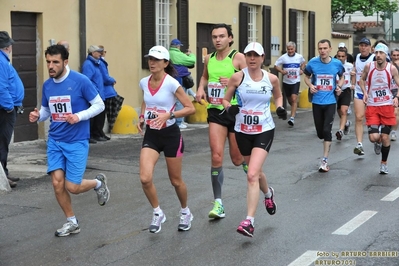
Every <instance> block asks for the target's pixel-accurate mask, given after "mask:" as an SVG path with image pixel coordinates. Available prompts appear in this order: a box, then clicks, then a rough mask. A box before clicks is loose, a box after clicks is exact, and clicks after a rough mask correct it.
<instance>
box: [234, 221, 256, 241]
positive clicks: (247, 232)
mask: <svg viewBox="0 0 399 266" xmlns="http://www.w3.org/2000/svg"><path fill="white" fill-rule="evenodd" d="M254 231H255V228H254V226H253V225H252V223H251V221H250V220H248V219H246V220H244V221H242V222H241V223H240V225H239V226H238V227H237V232H238V233H240V234H242V235H244V236H248V237H253V236H254Z"/></svg>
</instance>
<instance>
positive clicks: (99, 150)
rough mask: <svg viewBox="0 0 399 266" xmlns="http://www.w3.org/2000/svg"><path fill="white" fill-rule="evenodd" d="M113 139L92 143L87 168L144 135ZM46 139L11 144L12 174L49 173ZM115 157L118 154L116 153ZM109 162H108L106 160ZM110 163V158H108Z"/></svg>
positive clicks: (35, 175) (27, 176)
mask: <svg viewBox="0 0 399 266" xmlns="http://www.w3.org/2000/svg"><path fill="white" fill-rule="evenodd" d="M206 127H208V124H188V127H187V128H186V129H182V130H181V131H182V132H190V131H192V130H196V129H200V128H206ZM107 135H108V136H110V137H111V140H109V141H105V142H98V143H96V144H90V152H89V158H88V162H87V168H95V167H97V166H98V164H99V160H98V157H100V158H101V154H107V153H108V154H109V153H110V151H111V150H118V149H120V146H124V145H125V143H124V142H123V141H122V140H125V139H134V140H139V141H135V142H134V143H135V144H136V145H135V147H134V149H135V150H139V149H140V148H141V146H140V145H141V140H142V136H141V135H140V134H134V135H120V134H107ZM113 145H115V146H114V147H113ZM46 148H47V146H46V140H43V139H39V140H33V141H23V142H17V143H12V144H10V152H9V155H8V163H7V167H8V170H9V172H10V175H12V176H15V177H19V178H21V179H30V178H41V177H43V176H46V175H47V173H46V172H47V154H46ZM114 158H115V159H117V158H118V154H115V156H114ZM104 163H107V162H104ZM108 163H109V160H108Z"/></svg>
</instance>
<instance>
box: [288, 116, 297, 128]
mask: <svg viewBox="0 0 399 266" xmlns="http://www.w3.org/2000/svg"><path fill="white" fill-rule="evenodd" d="M287 123H288V125H290V126H292V127H293V126H294V124H295V120H294V118H293V117H290V119H289V120H288V122H287Z"/></svg>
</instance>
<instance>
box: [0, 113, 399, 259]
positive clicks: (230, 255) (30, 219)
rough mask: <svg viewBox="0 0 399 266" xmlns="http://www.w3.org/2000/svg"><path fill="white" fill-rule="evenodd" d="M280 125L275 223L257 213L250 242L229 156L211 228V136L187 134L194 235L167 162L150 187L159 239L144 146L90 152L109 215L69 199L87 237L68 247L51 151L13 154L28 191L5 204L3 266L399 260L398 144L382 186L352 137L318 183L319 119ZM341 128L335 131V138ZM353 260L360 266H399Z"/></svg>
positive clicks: (0, 228) (369, 151)
mask: <svg viewBox="0 0 399 266" xmlns="http://www.w3.org/2000/svg"><path fill="white" fill-rule="evenodd" d="M351 119H352V121H353V117H351ZM275 122H276V133H275V139H274V142H273V145H272V148H271V152H270V154H269V156H268V158H267V160H266V163H265V165H264V171H265V173H266V175H267V177H268V181H269V185H271V186H273V188H274V189H275V192H276V197H275V200H276V203H277V212H276V214H275V215H274V216H270V215H268V214H267V213H266V211H265V208H264V205H263V203H262V202H261V201H260V202H259V205H258V210H257V214H256V218H255V234H254V238H248V237H244V236H242V235H240V234H237V233H236V228H237V226H238V224H239V223H240V221H241V220H243V219H244V218H245V216H246V177H245V174H244V172H243V171H242V169H241V168H240V167H235V166H234V165H233V164H232V163H231V161H230V158H229V156H228V146H227V145H226V149H225V158H224V174H225V180H224V186H223V203H224V205H225V209H226V218H224V219H222V220H219V221H212V220H209V219H208V212H209V211H210V210H211V208H212V188H211V181H210V149H209V145H208V130H207V125H203V124H200V125H190V127H189V128H188V129H186V130H183V131H182V132H183V137H184V140H185V154H184V159H183V178H184V180H185V181H186V183H187V187H188V193H189V207H190V209H191V211H192V213H193V214H194V220H193V222H192V228H191V230H190V231H188V232H178V231H177V225H178V223H179V215H178V213H179V209H180V206H179V203H178V200H177V197H176V195H175V192H174V190H173V187H172V186H171V185H170V182H169V180H168V177H167V172H166V168H165V161H164V158H163V155H161V157H160V160H159V161H158V163H157V165H156V169H155V172H154V182H155V186H156V188H157V192H158V197H159V199H160V205H161V207H162V209H163V210H164V212H165V213H166V216H167V221H166V222H165V223H164V224H163V226H162V231H161V232H160V233H158V234H151V233H149V232H148V230H147V229H148V226H149V224H150V222H151V217H152V209H151V206H150V205H149V203H148V201H147V199H146V197H145V195H144V193H143V192H142V189H141V184H140V180H139V152H140V145H141V141H142V137H141V136H140V135H134V136H118V135H112V136H111V137H112V139H111V140H110V141H107V142H101V143H97V144H91V145H90V154H89V158H88V164H87V171H86V173H85V178H94V177H95V175H96V174H97V173H99V172H102V173H104V174H106V175H107V177H108V178H109V188H110V191H111V197H110V201H109V202H108V203H107V204H106V205H105V206H103V207H101V206H99V205H98V204H97V199H96V195H95V193H94V192H91V191H89V192H87V193H84V194H81V195H72V202H73V206H74V211H75V214H76V216H77V218H78V220H79V224H80V227H81V232H80V233H79V234H76V235H72V236H68V237H63V238H57V237H55V236H54V231H55V230H56V229H57V228H60V227H61V226H62V224H63V223H64V222H65V217H64V216H63V213H62V211H61V209H60V208H59V206H58V204H57V202H56V200H55V197H54V193H53V188H52V184H51V180H50V178H49V176H47V175H46V143H45V141H44V140H37V141H31V142H23V143H15V144H12V145H11V147H10V160H9V170H10V173H11V174H12V175H13V176H19V177H21V178H22V180H21V181H19V182H18V186H17V188H15V189H13V190H12V191H11V192H8V193H5V192H3V193H0V265H1V266H3V265H7V266H8V265H46V266H47V265H49V266H50V265H273V266H274V265H277V266H280V265H282V266H283V265H290V266H297V265H314V262H313V261H314V259H315V258H313V260H312V259H310V260H309V258H307V257H306V256H305V255H306V254H313V256H314V254H315V252H316V251H318V252H319V255H318V256H317V258H318V259H323V258H324V259H333V258H332V257H331V254H332V252H343V251H365V252H372V251H398V250H399V233H398V232H399V230H398V229H399V223H398V221H399V212H398V211H397V210H398V200H397V199H395V198H394V199H393V200H391V201H383V200H381V199H382V198H384V197H385V196H386V195H388V194H389V193H391V192H394V191H395V189H397V188H398V187H399V178H398V174H397V172H398V170H399V165H398V163H397V158H398V156H399V143H394V142H393V143H392V147H391V153H390V157H389V171H390V173H389V174H388V175H379V174H378V171H379V160H380V156H377V155H375V154H374V153H373V146H372V144H371V143H369V141H368V139H367V134H366V130H365V134H364V141H363V142H364V146H365V150H366V155H365V156H362V157H360V156H357V155H354V154H353V148H354V146H355V144H356V140H355V137H354V133H353V132H352V133H351V134H349V135H347V136H344V138H343V140H342V141H340V142H339V141H336V140H335V136H334V137H333V145H332V149H331V154H330V158H329V163H330V166H331V170H330V172H328V173H319V172H318V171H317V169H318V166H319V161H320V156H321V155H322V142H321V141H320V140H318V139H317V137H316V134H315V130H314V126H313V120H312V114H311V112H309V111H308V110H300V112H299V114H298V116H297V118H296V125H295V127H294V128H289V127H288V125H287V121H282V120H278V119H277V118H275ZM337 126H338V119H336V121H335V123H334V127H333V134H334V133H335V131H336V129H337ZM364 211H366V212H373V216H372V217H371V218H370V219H369V220H367V221H363V222H364V223H358V225H357V227H355V228H354V229H353V232H351V233H349V234H347V235H337V234H334V231H336V230H337V229H338V228H340V227H341V226H343V225H345V224H346V223H347V222H349V221H351V219H353V218H354V217H356V216H357V215H358V214H359V213H362V212H364ZM321 252H324V253H321ZM320 254H321V255H320ZM368 254H369V253H368ZM370 254H371V253H370ZM323 256H324V257H323ZM310 257H312V256H310ZM341 259H344V258H341ZM346 259H351V260H352V263H353V262H355V263H356V265H399V257H397V256H396V257H387V256H382V257H381V256H380V257H377V258H376V257H371V256H369V255H367V256H363V257H349V258H346ZM352 265H354V264H352Z"/></svg>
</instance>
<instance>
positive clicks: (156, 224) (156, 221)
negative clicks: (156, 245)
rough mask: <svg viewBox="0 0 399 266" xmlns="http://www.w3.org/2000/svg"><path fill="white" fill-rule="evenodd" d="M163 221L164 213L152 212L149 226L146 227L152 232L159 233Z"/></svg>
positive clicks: (164, 219) (164, 218)
mask: <svg viewBox="0 0 399 266" xmlns="http://www.w3.org/2000/svg"><path fill="white" fill-rule="evenodd" d="M165 221H166V215H165V214H164V213H162V214H159V213H154V214H153V215H152V222H151V224H150V227H149V228H148V231H150V233H154V234H156V233H159V232H160V231H161V224H163V223H164V222H165Z"/></svg>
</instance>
